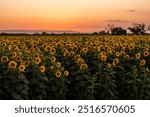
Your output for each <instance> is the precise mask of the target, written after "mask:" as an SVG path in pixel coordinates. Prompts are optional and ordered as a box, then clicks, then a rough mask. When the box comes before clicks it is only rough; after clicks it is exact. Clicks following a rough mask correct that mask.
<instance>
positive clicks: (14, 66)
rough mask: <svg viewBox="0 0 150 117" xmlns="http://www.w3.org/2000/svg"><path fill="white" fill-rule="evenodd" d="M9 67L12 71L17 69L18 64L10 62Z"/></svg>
mask: <svg viewBox="0 0 150 117" xmlns="http://www.w3.org/2000/svg"><path fill="white" fill-rule="evenodd" d="M8 67H9V68H11V69H15V68H16V67H17V63H16V62H15V61H10V62H9V64H8Z"/></svg>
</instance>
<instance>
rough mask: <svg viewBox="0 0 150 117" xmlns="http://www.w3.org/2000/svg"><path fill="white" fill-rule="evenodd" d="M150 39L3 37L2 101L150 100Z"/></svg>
mask: <svg viewBox="0 0 150 117" xmlns="http://www.w3.org/2000/svg"><path fill="white" fill-rule="evenodd" d="M149 46H150V37H149V36H94V35H91V36H1V37H0V99H2V100H3V99H7V100H9V99H11V100H12V99H17V100H19V99H21V100H124V99H125V100H128V99H129V100H132V99H134V100H136V99H137V100H146V99H150V54H149V52H150V47H149Z"/></svg>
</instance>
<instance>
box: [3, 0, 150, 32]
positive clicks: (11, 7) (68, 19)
mask: <svg viewBox="0 0 150 117" xmlns="http://www.w3.org/2000/svg"><path fill="white" fill-rule="evenodd" d="M134 22H138V23H142V22H144V23H146V24H147V25H149V24H150V0H0V30H74V31H80V32H92V31H99V30H101V29H104V28H105V26H106V25H107V24H115V25H120V26H124V27H127V26H131V25H132V23H134Z"/></svg>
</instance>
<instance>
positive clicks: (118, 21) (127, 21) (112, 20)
mask: <svg viewBox="0 0 150 117" xmlns="http://www.w3.org/2000/svg"><path fill="white" fill-rule="evenodd" d="M105 21H107V22H129V21H127V20H105Z"/></svg>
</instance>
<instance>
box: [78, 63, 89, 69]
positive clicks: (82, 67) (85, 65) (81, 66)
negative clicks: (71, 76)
mask: <svg viewBox="0 0 150 117" xmlns="http://www.w3.org/2000/svg"><path fill="white" fill-rule="evenodd" d="M87 68H88V65H87V64H85V63H83V64H81V65H80V69H81V70H83V71H85V70H87Z"/></svg>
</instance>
